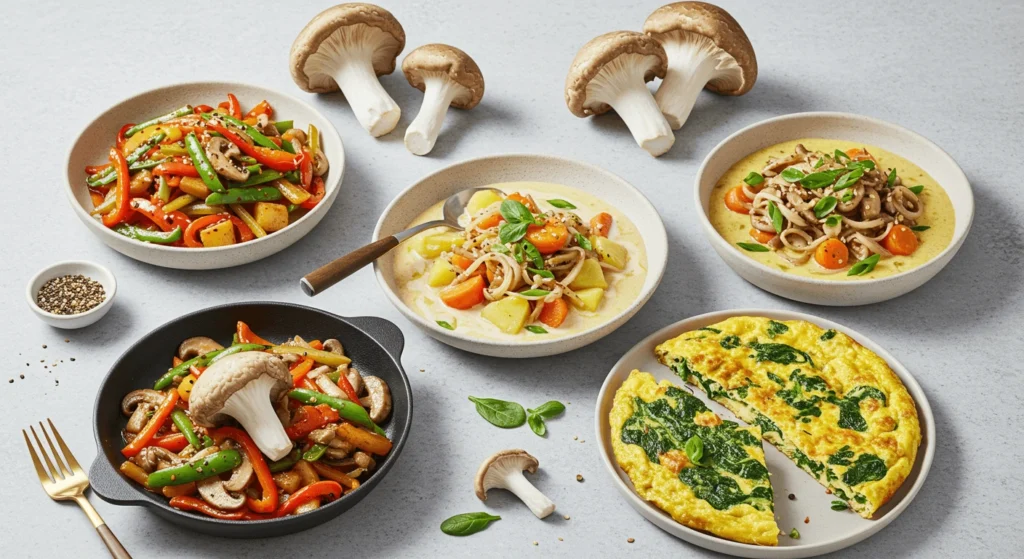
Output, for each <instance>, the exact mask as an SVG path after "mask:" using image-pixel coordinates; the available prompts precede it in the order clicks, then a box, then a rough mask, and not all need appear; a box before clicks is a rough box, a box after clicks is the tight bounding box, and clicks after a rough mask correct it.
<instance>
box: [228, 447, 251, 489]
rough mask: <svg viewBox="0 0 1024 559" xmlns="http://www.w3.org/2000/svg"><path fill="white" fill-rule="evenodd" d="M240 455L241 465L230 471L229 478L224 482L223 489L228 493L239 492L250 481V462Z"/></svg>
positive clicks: (247, 458) (243, 455) (247, 457)
mask: <svg viewBox="0 0 1024 559" xmlns="http://www.w3.org/2000/svg"><path fill="white" fill-rule="evenodd" d="M240 454H241V455H242V463H241V464H239V465H238V467H237V468H235V469H234V470H232V471H231V477H230V478H229V479H228V480H227V481H225V482H224V489H227V490H228V491H241V490H243V489H245V487H246V486H247V485H249V482H250V481H252V474H253V468H252V462H250V461H249V456H248V455H246V454H245V453H244V452H241V453H240Z"/></svg>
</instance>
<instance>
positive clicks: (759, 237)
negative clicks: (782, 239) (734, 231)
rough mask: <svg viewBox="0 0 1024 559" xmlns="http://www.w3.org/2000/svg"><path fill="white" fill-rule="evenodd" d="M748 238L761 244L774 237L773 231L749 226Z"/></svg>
mask: <svg viewBox="0 0 1024 559" xmlns="http://www.w3.org/2000/svg"><path fill="white" fill-rule="evenodd" d="M750 238H752V239H754V240H755V241H757V242H759V243H761V244H762V245H763V244H767V243H768V242H769V241H771V240H772V239H774V238H775V233H769V232H768V231H761V230H760V229H754V228H753V227H751V228H750Z"/></svg>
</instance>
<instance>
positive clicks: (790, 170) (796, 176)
mask: <svg viewBox="0 0 1024 559" xmlns="http://www.w3.org/2000/svg"><path fill="white" fill-rule="evenodd" d="M805 176H806V175H804V172H803V171H801V170H800V169H797V168H796V167H786V168H785V169H783V171H782V180H784V181H786V182H796V181H798V180H800V179H802V178H804V177H805Z"/></svg>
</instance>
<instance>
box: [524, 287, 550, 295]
mask: <svg viewBox="0 0 1024 559" xmlns="http://www.w3.org/2000/svg"><path fill="white" fill-rule="evenodd" d="M519 294H520V295H522V296H524V297H543V296H545V295H550V294H551V292H550V291H548V290H547V289H527V290H526V291H520V292H519Z"/></svg>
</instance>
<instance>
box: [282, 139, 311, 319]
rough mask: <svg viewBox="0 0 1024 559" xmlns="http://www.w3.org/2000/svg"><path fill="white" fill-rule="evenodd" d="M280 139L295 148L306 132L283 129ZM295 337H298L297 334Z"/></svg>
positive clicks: (304, 140)
mask: <svg viewBox="0 0 1024 559" xmlns="http://www.w3.org/2000/svg"><path fill="white" fill-rule="evenodd" d="M281 139H282V140H288V141H289V142H291V143H292V144H293V145H295V147H296V148H301V147H302V146H304V145H306V133H305V132H303V131H302V130H300V129H298V128H289V129H288V130H285V131H284V134H281ZM295 337H296V338H297V339H299V337H298V336H295Z"/></svg>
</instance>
